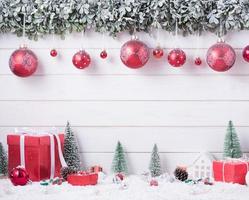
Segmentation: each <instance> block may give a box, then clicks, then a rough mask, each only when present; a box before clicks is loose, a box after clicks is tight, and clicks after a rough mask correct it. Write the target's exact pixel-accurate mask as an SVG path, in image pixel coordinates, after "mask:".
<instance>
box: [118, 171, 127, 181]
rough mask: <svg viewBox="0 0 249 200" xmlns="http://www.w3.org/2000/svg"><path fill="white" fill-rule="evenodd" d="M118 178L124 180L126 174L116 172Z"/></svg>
mask: <svg viewBox="0 0 249 200" xmlns="http://www.w3.org/2000/svg"><path fill="white" fill-rule="evenodd" d="M116 178H118V179H119V180H121V181H123V180H124V178H125V176H124V174H123V173H117V174H116Z"/></svg>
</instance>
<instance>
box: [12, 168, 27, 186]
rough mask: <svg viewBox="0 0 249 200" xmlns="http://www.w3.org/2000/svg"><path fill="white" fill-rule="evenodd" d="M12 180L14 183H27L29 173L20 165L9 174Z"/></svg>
mask: <svg viewBox="0 0 249 200" xmlns="http://www.w3.org/2000/svg"><path fill="white" fill-rule="evenodd" d="M9 178H10V181H11V182H12V183H13V185H15V186H17V185H21V186H23V185H26V184H27V183H28V182H29V175H28V173H27V171H26V169H24V168H23V167H21V166H18V167H16V168H14V169H12V170H11V172H10V174H9Z"/></svg>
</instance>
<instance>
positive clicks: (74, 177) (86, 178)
mask: <svg viewBox="0 0 249 200" xmlns="http://www.w3.org/2000/svg"><path fill="white" fill-rule="evenodd" d="M67 181H68V183H69V184H71V185H75V186H86V185H96V184H97V182H98V174H97V173H88V172H84V171H83V172H78V173H77V174H70V175H68V176H67Z"/></svg>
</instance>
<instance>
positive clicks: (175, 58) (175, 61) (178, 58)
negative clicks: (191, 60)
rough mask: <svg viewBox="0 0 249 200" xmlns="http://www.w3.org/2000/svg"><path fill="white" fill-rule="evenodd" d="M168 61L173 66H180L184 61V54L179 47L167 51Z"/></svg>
mask: <svg viewBox="0 0 249 200" xmlns="http://www.w3.org/2000/svg"><path fill="white" fill-rule="evenodd" d="M168 61H169V64H170V65H172V66H173V67H180V66H182V65H184V63H185V62H186V54H185V52H184V51H183V50H181V49H173V50H172V51H170V52H169V55H168Z"/></svg>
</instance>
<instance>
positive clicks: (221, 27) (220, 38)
mask: <svg viewBox="0 0 249 200" xmlns="http://www.w3.org/2000/svg"><path fill="white" fill-rule="evenodd" d="M219 26H220V28H219V31H218V42H223V41H224V39H223V24H222V22H221V19H220V24H219Z"/></svg>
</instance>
